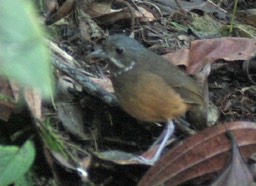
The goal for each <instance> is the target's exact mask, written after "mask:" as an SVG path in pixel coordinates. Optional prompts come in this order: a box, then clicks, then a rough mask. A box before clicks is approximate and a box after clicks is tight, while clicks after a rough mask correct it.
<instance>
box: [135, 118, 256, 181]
mask: <svg viewBox="0 0 256 186" xmlns="http://www.w3.org/2000/svg"><path fill="white" fill-rule="evenodd" d="M227 130H229V131H232V133H233V134H234V135H235V136H236V139H237V143H238V146H239V148H240V151H241V153H242V155H243V157H244V159H245V160H247V159H248V157H249V156H251V155H252V154H253V153H254V152H255V151H256V126H255V124H253V123H250V122H234V123H226V124H223V125H218V126H215V127H210V128H207V129H205V130H203V131H202V132H200V133H198V134H196V135H194V136H191V137H190V138H187V139H186V140H184V141H183V142H181V143H180V144H179V145H177V146H176V147H174V148H173V149H171V150H170V151H169V152H167V153H166V154H165V155H164V157H163V158H162V159H160V160H159V162H158V163H157V164H156V165H155V166H154V167H152V168H151V169H150V170H149V171H148V172H147V173H146V174H145V175H144V177H143V178H142V179H141V181H140V182H139V185H140V186H148V185H151V186H153V185H169V186H170V185H178V184H181V183H184V182H186V181H188V180H191V179H194V178H197V177H201V178H202V176H204V177H205V176H206V175H209V174H212V173H216V172H217V171H220V170H222V169H223V168H224V167H225V165H226V164H227V162H228V161H229V159H230V152H229V151H230V149H231V143H230V140H229V139H228V138H227V137H226V131H227Z"/></svg>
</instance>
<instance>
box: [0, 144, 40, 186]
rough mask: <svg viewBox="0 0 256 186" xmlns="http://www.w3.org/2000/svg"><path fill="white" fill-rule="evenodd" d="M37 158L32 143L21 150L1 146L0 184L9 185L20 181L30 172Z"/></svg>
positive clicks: (14, 147)
mask: <svg viewBox="0 0 256 186" xmlns="http://www.w3.org/2000/svg"><path fill="white" fill-rule="evenodd" d="M34 158H35V149H34V145H33V143H32V142H31V141H27V142H26V143H25V144H24V145H23V146H22V147H21V148H19V147H16V146H0V183H1V186H3V185H8V184H11V183H13V182H15V181H16V180H18V179H20V178H21V177H22V176H24V174H25V173H26V172H27V171H28V170H29V168H30V166H31V165H32V163H33V161H34Z"/></svg>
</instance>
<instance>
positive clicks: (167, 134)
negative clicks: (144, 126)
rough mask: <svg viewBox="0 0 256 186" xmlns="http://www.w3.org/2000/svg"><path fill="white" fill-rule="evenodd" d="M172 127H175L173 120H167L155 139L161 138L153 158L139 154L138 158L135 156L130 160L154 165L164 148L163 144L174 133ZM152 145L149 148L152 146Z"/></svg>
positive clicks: (164, 144)
mask: <svg viewBox="0 0 256 186" xmlns="http://www.w3.org/2000/svg"><path fill="white" fill-rule="evenodd" d="M174 129H175V126H174V124H173V122H172V121H171V120H170V121H168V122H167V123H166V126H165V130H164V132H163V133H162V134H161V135H160V137H159V138H158V139H157V142H158V141H160V140H161V139H162V141H161V144H160V146H159V148H158V149H157V152H156V153H155V155H154V157H153V158H151V159H147V158H145V157H142V156H140V157H139V158H135V159H134V158H133V159H132V160H137V161H139V162H141V163H144V164H148V165H154V164H155V162H156V161H158V160H159V158H160V156H161V153H162V151H163V149H164V148H165V146H166V144H167V142H168V139H169V138H170V137H171V136H172V134H173V133H174ZM163 135H164V137H163ZM159 139H160V140H159ZM154 144H156V143H154ZM153 146H154V145H153ZM153 146H152V147H151V148H153ZM151 148H150V149H151Z"/></svg>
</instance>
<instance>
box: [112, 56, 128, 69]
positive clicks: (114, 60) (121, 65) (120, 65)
mask: <svg viewBox="0 0 256 186" xmlns="http://www.w3.org/2000/svg"><path fill="white" fill-rule="evenodd" d="M109 60H110V61H111V62H112V63H113V64H114V65H116V66H117V67H118V68H120V69H125V68H127V67H125V66H124V65H123V64H122V63H119V62H118V61H117V60H116V59H115V58H113V57H110V58H109Z"/></svg>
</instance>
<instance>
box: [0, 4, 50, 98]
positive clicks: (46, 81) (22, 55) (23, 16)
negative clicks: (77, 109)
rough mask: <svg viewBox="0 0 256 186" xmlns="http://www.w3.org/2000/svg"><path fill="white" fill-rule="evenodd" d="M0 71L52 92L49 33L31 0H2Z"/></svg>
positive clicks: (45, 94)
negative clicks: (46, 38)
mask: <svg viewBox="0 0 256 186" xmlns="http://www.w3.org/2000/svg"><path fill="white" fill-rule="evenodd" d="M0 10H1V11H0V22H1V24H0V74H3V75H5V76H7V77H8V78H10V79H12V80H14V81H17V82H18V83H20V84H22V85H28V86H31V87H35V88H37V89H39V90H40V91H41V93H42V94H43V95H44V96H47V97H49V96H51V95H52V85H53V75H52V73H51V68H50V52H49V49H48V48H47V47H46V45H45V42H44V38H45V32H44V30H43V28H42V25H40V24H39V18H38V16H37V15H36V13H35V8H34V6H33V4H32V2H31V1H30V0H8V1H6V0H0Z"/></svg>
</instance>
